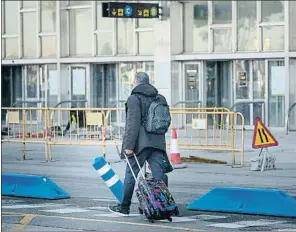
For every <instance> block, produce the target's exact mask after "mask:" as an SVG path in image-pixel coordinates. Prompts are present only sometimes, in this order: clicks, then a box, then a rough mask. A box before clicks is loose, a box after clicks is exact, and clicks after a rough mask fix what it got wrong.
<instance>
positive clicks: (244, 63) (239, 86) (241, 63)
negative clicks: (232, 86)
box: [234, 60, 250, 99]
mask: <svg viewBox="0 0 296 232" xmlns="http://www.w3.org/2000/svg"><path fill="white" fill-rule="evenodd" d="M235 66H236V73H235V76H234V77H235V78H236V99H249V98H250V96H249V93H250V91H249V89H250V63H249V61H248V60H237V61H235ZM241 74H244V75H245V78H246V81H244V82H243V83H242V82H240V76H241Z"/></svg>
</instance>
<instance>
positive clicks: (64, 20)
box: [61, 10, 69, 57]
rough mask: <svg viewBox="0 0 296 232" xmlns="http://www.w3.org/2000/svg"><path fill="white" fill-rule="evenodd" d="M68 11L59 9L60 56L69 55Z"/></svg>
mask: <svg viewBox="0 0 296 232" xmlns="http://www.w3.org/2000/svg"><path fill="white" fill-rule="evenodd" d="M68 16H69V12H68V11H67V10H62V11H61V56H62V57H65V56H69V28H68V21H69V20H68V19H69V17H68Z"/></svg>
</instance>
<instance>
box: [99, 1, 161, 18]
mask: <svg viewBox="0 0 296 232" xmlns="http://www.w3.org/2000/svg"><path fill="white" fill-rule="evenodd" d="M102 16H103V17H108V18H158V17H159V5H158V4H152V3H128V2H126V3H125V2H104V3H102Z"/></svg>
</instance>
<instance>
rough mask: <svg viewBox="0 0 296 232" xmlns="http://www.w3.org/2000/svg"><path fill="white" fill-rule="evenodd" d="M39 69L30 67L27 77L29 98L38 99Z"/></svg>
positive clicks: (36, 66)
mask: <svg viewBox="0 0 296 232" xmlns="http://www.w3.org/2000/svg"><path fill="white" fill-rule="evenodd" d="M37 68H38V65H28V66H27V73H26V74H27V75H26V86H27V98H37V84H38V80H37Z"/></svg>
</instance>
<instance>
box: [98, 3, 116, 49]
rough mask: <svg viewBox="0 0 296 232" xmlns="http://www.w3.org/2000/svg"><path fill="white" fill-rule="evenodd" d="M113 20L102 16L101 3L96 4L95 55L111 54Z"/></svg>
mask: <svg viewBox="0 0 296 232" xmlns="http://www.w3.org/2000/svg"><path fill="white" fill-rule="evenodd" d="M114 20H115V19H112V18H103V17H102V4H101V3H98V4H97V30H98V34H97V36H96V43H97V51H96V54H97V55H112V54H113V49H114V48H113V36H114Z"/></svg>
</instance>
